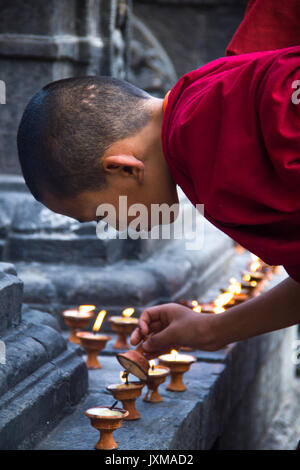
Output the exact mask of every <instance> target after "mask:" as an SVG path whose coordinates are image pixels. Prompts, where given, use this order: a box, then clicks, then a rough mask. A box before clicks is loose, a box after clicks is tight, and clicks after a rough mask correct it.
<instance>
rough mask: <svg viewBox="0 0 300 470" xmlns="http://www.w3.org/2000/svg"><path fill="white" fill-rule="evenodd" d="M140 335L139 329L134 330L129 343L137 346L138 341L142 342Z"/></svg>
mask: <svg viewBox="0 0 300 470" xmlns="http://www.w3.org/2000/svg"><path fill="white" fill-rule="evenodd" d="M142 337H143V336H142V334H141V330H140V329H139V328H136V329H135V330H133V332H132V334H131V336H130V343H131V344H132V345H133V346H136V345H137V344H139V342H140V341H142Z"/></svg>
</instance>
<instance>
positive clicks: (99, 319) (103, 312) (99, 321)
mask: <svg viewBox="0 0 300 470" xmlns="http://www.w3.org/2000/svg"><path fill="white" fill-rule="evenodd" d="M105 315H106V310H101V312H99V313H98V315H97V318H96V320H95V323H94V326H93V331H95V332H96V331H99V330H100V328H101V325H102V322H103V320H104V317H105Z"/></svg>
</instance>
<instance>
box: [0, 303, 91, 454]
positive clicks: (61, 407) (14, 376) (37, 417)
mask: <svg viewBox="0 0 300 470" xmlns="http://www.w3.org/2000/svg"><path fill="white" fill-rule="evenodd" d="M23 317H24V319H23V321H22V322H21V324H20V325H19V326H18V327H17V328H10V329H8V330H7V331H6V333H5V334H4V335H3V336H2V338H1V339H2V341H4V343H5V348H6V361H5V364H0V442H1V449H12V448H17V447H20V446H21V447H22V445H25V442H26V445H29V443H32V442H35V441H36V440H37V439H41V437H42V436H43V435H44V434H45V432H47V431H48V430H49V429H51V426H53V425H54V424H55V423H57V421H58V420H59V419H60V418H61V417H62V416H64V414H65V413H67V412H69V411H70V408H71V406H73V405H74V404H75V403H78V401H79V400H80V399H81V398H82V396H83V395H84V394H85V392H86V388H87V369H86V366H85V364H84V362H83V361H82V359H81V358H80V357H79V355H78V347H76V346H74V345H72V344H67V343H66V341H65V339H64V338H63V336H62V335H61V334H60V333H59V331H58V330H59V328H58V324H57V321H56V320H55V319H54V318H53V317H51V316H50V315H49V314H47V313H43V312H38V311H30V310H29V309H28V308H24V309H23ZM45 320H46V321H45Z"/></svg>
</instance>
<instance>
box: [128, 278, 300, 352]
mask: <svg viewBox="0 0 300 470" xmlns="http://www.w3.org/2000/svg"><path fill="white" fill-rule="evenodd" d="M297 323H300V284H298V283H297V282H295V281H293V280H292V279H291V278H287V279H285V280H284V281H282V282H281V283H280V284H278V285H277V286H275V287H273V289H270V290H269V291H268V292H265V293H263V294H261V295H259V296H258V297H256V298H254V299H251V300H248V301H246V302H245V303H243V304H240V305H237V306H235V307H232V308H230V309H228V310H226V311H225V312H223V313H220V314H205V313H200V314H199V313H195V312H193V311H192V310H190V309H189V308H187V307H183V306H182V305H179V304H164V305H157V306H155V307H150V308H149V309H146V310H144V312H143V313H142V315H141V317H140V319H139V327H138V328H137V329H136V330H135V331H134V332H133V334H132V336H131V343H132V344H133V345H136V344H138V343H139V342H140V341H141V340H142V339H143V338H144V337H145V336H146V335H149V334H151V336H150V337H149V338H148V339H146V340H145V341H144V342H143V349H144V351H145V353H146V355H147V357H148V358H149V359H150V358H152V357H157V356H158V355H160V354H163V353H165V352H168V351H170V349H172V348H176V349H177V348H178V347H179V346H192V347H194V348H197V349H202V350H207V351H215V350H218V349H221V348H222V347H224V346H226V345H227V344H230V343H233V342H235V341H240V340H243V339H246V338H250V337H252V336H257V335H259V334H262V333H267V332H269V331H274V330H278V329H281V328H285V327H288V326H291V325H295V324H297Z"/></svg>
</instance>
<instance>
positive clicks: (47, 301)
mask: <svg viewBox="0 0 300 470" xmlns="http://www.w3.org/2000/svg"><path fill="white" fill-rule="evenodd" d="M204 237H205V250H204V249H203V250H201V249H200V250H198V251H187V250H186V247H185V241H184V240H174V241H173V242H169V243H168V245H167V246H165V247H164V248H163V249H161V250H160V251H159V252H157V253H156V254H155V255H153V256H151V257H150V258H147V259H145V260H143V261H133V260H130V261H129V260H124V261H120V262H118V263H114V264H112V265H108V266H85V265H84V263H83V264H82V265H80V264H76V265H74V264H67V263H66V264H65V263H60V264H51V263H30V264H28V263H23V262H18V263H16V267H17V270H18V273H19V276H20V278H21V279H22V281H23V282H24V301H25V302H26V303H27V304H29V305H30V306H31V307H32V308H39V309H42V310H45V311H49V312H51V313H52V314H54V315H55V316H56V318H57V319H58V320H59V321H60V322H61V323H60V324H61V326H62V327H63V325H64V324H63V322H62V318H61V312H62V310H64V309H66V308H71V307H74V306H77V305H80V304H89V305H96V307H97V309H102V308H105V309H106V310H107V311H108V314H116V313H118V312H120V311H121V310H123V309H124V308H125V307H126V306H128V305H130V306H133V307H134V308H136V311H137V312H136V313H137V315H138V314H139V312H140V311H141V310H142V309H143V308H145V307H146V306H149V305H155V304H158V303H164V302H171V301H178V300H180V299H181V298H184V297H185V298H186V297H195V296H199V295H200V294H201V293H204V292H205V290H207V288H208V286H209V285H210V283H211V282H212V281H215V280H217V279H218V278H220V277H221V276H222V275H224V273H227V274H228V273H229V272H230V269H231V268H230V266H231V260H232V259H233V255H234V249H233V245H232V241H231V240H230V239H229V238H228V237H227V236H226V235H224V234H221V233H220V231H219V230H217V229H216V228H215V227H213V226H212V225H211V224H206V225H205V232H204ZM80 255H81V256H82V257H84V252H83V251H81V252H80ZM228 277H229V274H228ZM104 328H106V323H105V325H104Z"/></svg>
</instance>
